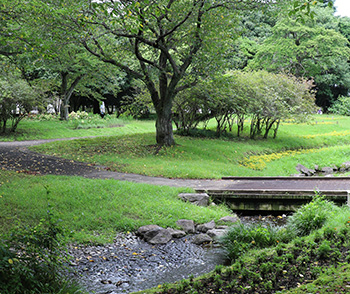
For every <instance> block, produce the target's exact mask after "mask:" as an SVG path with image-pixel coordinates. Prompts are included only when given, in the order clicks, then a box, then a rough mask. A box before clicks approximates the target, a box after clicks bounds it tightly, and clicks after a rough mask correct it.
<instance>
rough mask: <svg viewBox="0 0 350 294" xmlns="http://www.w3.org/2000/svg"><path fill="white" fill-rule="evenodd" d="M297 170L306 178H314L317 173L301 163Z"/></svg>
mask: <svg viewBox="0 0 350 294" xmlns="http://www.w3.org/2000/svg"><path fill="white" fill-rule="evenodd" d="M296 170H297V171H298V172H300V173H302V174H304V175H306V176H312V175H314V174H315V173H316V171H315V170H314V169H310V168H307V167H306V166H304V165H302V164H300V163H299V164H298V165H297V166H296Z"/></svg>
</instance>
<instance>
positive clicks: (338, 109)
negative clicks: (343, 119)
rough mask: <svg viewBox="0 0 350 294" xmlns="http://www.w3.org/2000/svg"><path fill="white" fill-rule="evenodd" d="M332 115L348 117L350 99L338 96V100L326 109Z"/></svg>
mask: <svg viewBox="0 0 350 294" xmlns="http://www.w3.org/2000/svg"><path fill="white" fill-rule="evenodd" d="M328 111H329V112H331V113H334V114H339V115H347V116H350V97H345V96H339V98H338V99H337V100H336V101H335V102H334V103H333V105H332V106H331V107H330V108H328Z"/></svg>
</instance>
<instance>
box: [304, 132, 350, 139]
mask: <svg viewBox="0 0 350 294" xmlns="http://www.w3.org/2000/svg"><path fill="white" fill-rule="evenodd" d="M348 135H350V131H342V132H337V131H333V132H330V133H326V134H315V135H305V136H301V137H302V138H306V139H312V138H316V137H339V136H348Z"/></svg>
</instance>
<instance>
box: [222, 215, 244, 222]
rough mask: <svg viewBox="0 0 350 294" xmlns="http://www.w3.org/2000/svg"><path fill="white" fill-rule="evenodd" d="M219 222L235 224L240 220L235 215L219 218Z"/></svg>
mask: <svg viewBox="0 0 350 294" xmlns="http://www.w3.org/2000/svg"><path fill="white" fill-rule="evenodd" d="M219 221H220V222H223V223H236V222H239V221H240V220H239V218H238V217H237V215H227V216H224V217H222V218H220V219H219Z"/></svg>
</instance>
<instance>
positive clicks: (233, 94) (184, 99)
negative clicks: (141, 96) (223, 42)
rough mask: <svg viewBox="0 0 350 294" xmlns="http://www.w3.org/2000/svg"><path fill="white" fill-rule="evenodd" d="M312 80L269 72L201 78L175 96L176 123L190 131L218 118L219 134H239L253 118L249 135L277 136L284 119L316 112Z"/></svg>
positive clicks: (235, 72)
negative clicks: (195, 83)
mask: <svg viewBox="0 0 350 294" xmlns="http://www.w3.org/2000/svg"><path fill="white" fill-rule="evenodd" d="M312 87H313V83H312V81H306V80H303V79H298V78H295V77H293V76H290V75H285V74H272V73H268V72H266V71H258V72H241V71H234V72H229V73H227V74H225V75H223V76H220V77H216V78H215V79H212V80H205V81H201V82H200V83H199V84H198V85H196V86H195V87H193V88H192V89H188V90H186V91H184V92H182V93H180V94H178V96H177V97H176V99H175V101H174V109H173V111H174V113H175V123H176V126H177V128H178V130H181V132H183V133H189V131H190V130H191V129H194V128H196V127H197V126H198V124H199V122H204V123H205V122H207V121H208V120H209V119H213V118H214V119H215V120H216V123H217V127H216V133H217V134H218V135H221V134H222V133H223V132H225V131H232V128H233V125H234V124H235V123H236V124H237V135H238V136H240V134H241V133H242V131H243V129H244V123H245V122H246V121H247V119H246V118H247V117H248V118H250V137H251V138H255V137H256V136H258V135H262V136H263V137H264V138H267V137H268V135H269V133H270V132H271V131H272V130H273V132H274V133H273V136H274V137H276V135H277V130H278V127H279V123H280V121H281V120H286V119H292V120H301V119H303V120H304V119H305V118H306V117H307V115H308V114H310V113H312V112H313V111H314V107H315V104H314V93H313V92H312V91H311V89H312Z"/></svg>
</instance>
